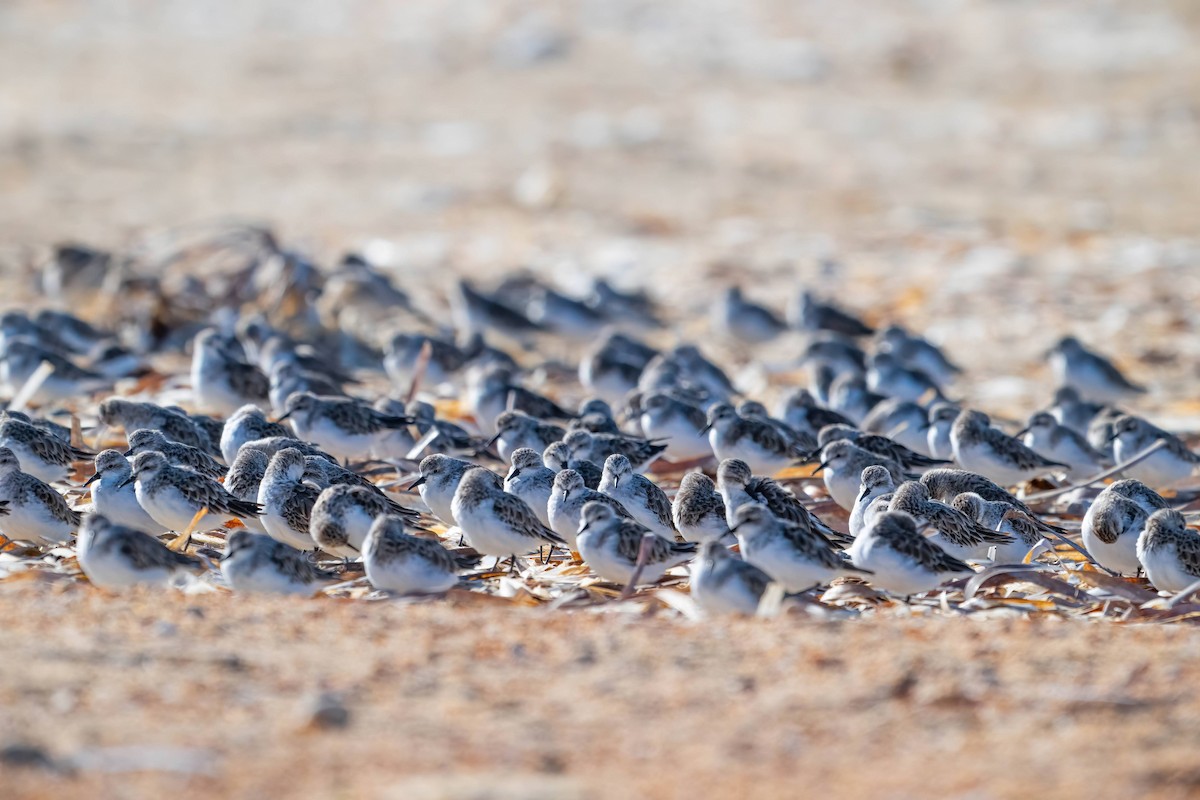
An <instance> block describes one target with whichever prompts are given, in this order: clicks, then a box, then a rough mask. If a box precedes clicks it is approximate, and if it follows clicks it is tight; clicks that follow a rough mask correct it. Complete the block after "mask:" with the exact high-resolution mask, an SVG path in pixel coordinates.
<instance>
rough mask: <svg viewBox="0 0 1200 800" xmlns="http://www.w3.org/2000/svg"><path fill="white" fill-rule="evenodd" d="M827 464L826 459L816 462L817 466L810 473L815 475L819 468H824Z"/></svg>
mask: <svg viewBox="0 0 1200 800" xmlns="http://www.w3.org/2000/svg"><path fill="white" fill-rule="evenodd" d="M828 466H829V462H828V461H822V462H821V463H820V464H817V468H816V469H814V470H813V471H812V474H813V475H816V474H817V473H818V472H820V471H821V470H823V469H825V468H826V467H828Z"/></svg>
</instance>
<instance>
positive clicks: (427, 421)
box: [375, 400, 487, 455]
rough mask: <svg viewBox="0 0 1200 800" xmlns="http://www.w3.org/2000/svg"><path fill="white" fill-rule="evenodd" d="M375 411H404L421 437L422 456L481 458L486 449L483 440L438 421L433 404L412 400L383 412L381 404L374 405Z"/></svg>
mask: <svg viewBox="0 0 1200 800" xmlns="http://www.w3.org/2000/svg"><path fill="white" fill-rule="evenodd" d="M375 407H376V408H377V409H379V410H380V411H383V412H384V413H387V414H399V413H400V410H401V408H403V409H404V413H406V414H407V415H408V416H410V417H412V418H413V427H415V428H416V429H417V433H418V434H420V437H421V438H420V443H421V444H422V445H423V446H424V451H423V452H427V451H431V452H435V453H453V452H459V453H472V454H481V455H482V454H483V453H484V451H485V450H486V448H487V441H486V440H485V439H483V438H481V437H479V436H475V435H473V434H471V433H469V432H468V431H467V429H466V428H463V427H462V426H461V425H456V424H454V423H453V422H450V421H449V420H444V419H438V417H437V409H436V408H435V407H434V406H433V404H432V403H426V402H423V401H421V400H413V401H412V402H410V403H409V404H408V405H407V406H403V407H401V406H400V405H399V403H396V404H395V405H389V406H388V407H386V408H385V407H383V406H382V404H381V403H376V404H375ZM417 455H420V453H417Z"/></svg>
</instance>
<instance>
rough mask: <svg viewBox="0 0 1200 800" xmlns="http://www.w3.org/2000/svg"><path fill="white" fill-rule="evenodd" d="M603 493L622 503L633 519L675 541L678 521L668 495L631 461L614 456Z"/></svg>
mask: <svg viewBox="0 0 1200 800" xmlns="http://www.w3.org/2000/svg"><path fill="white" fill-rule="evenodd" d="M600 492H601V493H603V494H606V495H608V496H609V497H611V498H613V499H614V500H617V501H618V502H620V504H621V505H623V506H624V507H625V509H626V510H627V511H628V512H629V513H630V514H632V515H633V518H634V519H635V520H637V521H638V522H639V523H640V524H642V525H644V526H645V527H646V528H648V529H650V530H652V531H654V532H655V533H657V534H658V535H660V536H663V537H665V538H667V539H670V540H672V541H674V539H675V522H674V520H672V519H671V501H670V500H668V499H667V493H666V492H664V491H663V490H662V489H660V488H658V485H657V484H655V483H654V482H653V481H651V480H650V479H649V478H647V477H645V476H644V475H639V474H638V473H636V472H634V471H633V466H632V465H631V464H630V463H629V459H628V458H626V457H625V456H623V455H619V454H617V453H614V454H613V455H611V456H609V457H608V458H607V459H605V461H604V477H603V478H601V479H600Z"/></svg>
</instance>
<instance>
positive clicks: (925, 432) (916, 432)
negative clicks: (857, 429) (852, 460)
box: [862, 398, 930, 456]
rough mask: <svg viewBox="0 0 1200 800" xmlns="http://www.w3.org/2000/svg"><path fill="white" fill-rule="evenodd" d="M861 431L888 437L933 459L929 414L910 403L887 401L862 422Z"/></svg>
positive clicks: (876, 407)
mask: <svg viewBox="0 0 1200 800" xmlns="http://www.w3.org/2000/svg"><path fill="white" fill-rule="evenodd" d="M862 431H863V433H868V434H878V435H881V436H887V437H889V438H891V439H892V440H894V441H895V442H896V443H897V444H900V445H903V446H904V447H906V448H908V449H909V450H911V451H913V452H916V453H920V454H921V455H923V456H929V455H930V453H929V414H928V412H927V411H926V410H925V409H924V408H922V407H921V406H919V405H917V404H916V403H914V402H913V401H911V400H900V399H898V398H892V399H891V400H884V401H883V402H882V403H880V404H879V405H877V406H875V407H874V408H872V409H871V413H869V414H867V416H865V417H864V418H863V421H862Z"/></svg>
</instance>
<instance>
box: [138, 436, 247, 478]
mask: <svg viewBox="0 0 1200 800" xmlns="http://www.w3.org/2000/svg"><path fill="white" fill-rule="evenodd" d="M128 439H129V449H128V450H126V451H125V457H126V458H129V457H131V456H136V455H137V454H138V453H148V452H151V451H154V452H157V453H162V454H163V456H165V457H166V459H167V461H169V462H171V463H172V464H174V465H175V466H177V467H187V468H188V469H190V470H193V471H195V472H199V473H200V474H201V475H207V476H208V477H210V478H214V479H216V478H222V477H224V475H225V473H226V472H227V470H226V469H225V467H224V465H222V464H221V463H220V462H218V461H217V460H216V459H215V458H213V457H212V456H210V455H209V454H208V453H206V452H204V451H203V450H201V449H199V448H196V447H192V446H190V445H186V444H180V443H179V442H173V441H171V440H170V439H168V438H167V437H166V436H164V435H163V434H162V432H161V431H156V430H150V429H147V428H141V429H139V430H136V431H133V432H132V433H130V434H129V435H128Z"/></svg>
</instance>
